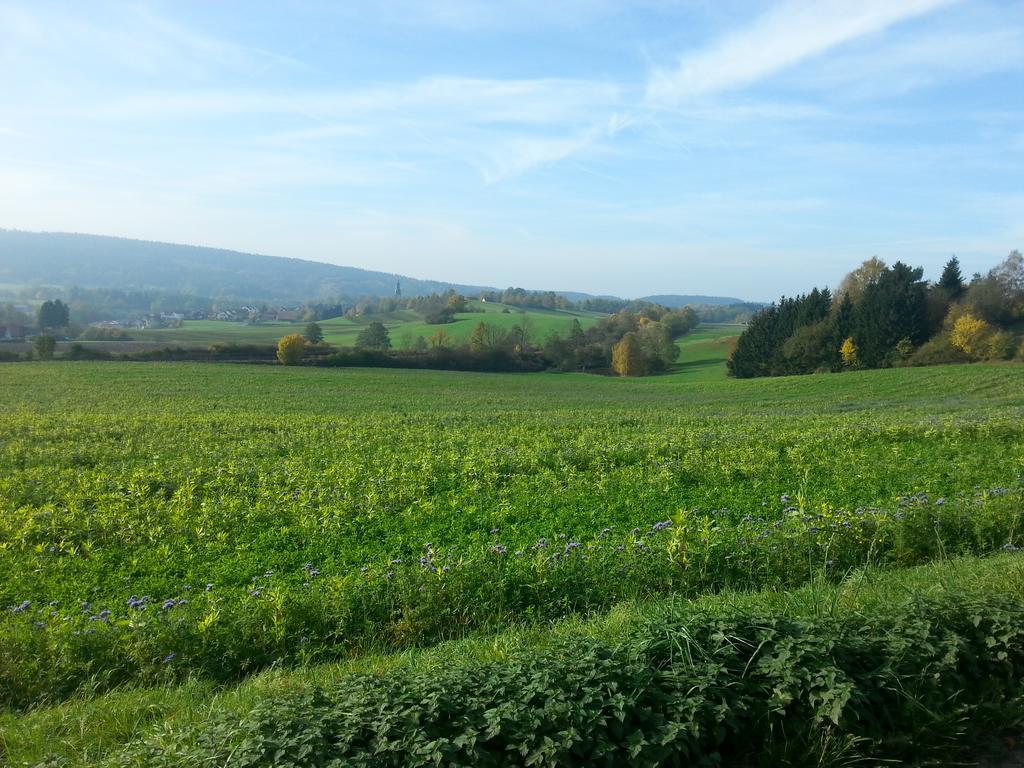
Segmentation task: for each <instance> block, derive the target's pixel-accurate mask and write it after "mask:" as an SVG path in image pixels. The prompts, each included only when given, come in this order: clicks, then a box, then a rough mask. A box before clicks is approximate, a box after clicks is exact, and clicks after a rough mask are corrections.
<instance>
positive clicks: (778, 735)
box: [109, 592, 1024, 768]
mask: <svg viewBox="0 0 1024 768" xmlns="http://www.w3.org/2000/svg"><path fill="white" fill-rule="evenodd" d="M1019 597H1020V596H1019V595H1008V594H987V595H985V594H971V593H958V592H954V593H948V594H945V595H943V596H942V597H937V598H935V597H933V598H924V597H920V596H917V597H913V598H911V599H909V600H906V601H903V602H900V603H896V604H890V605H888V606H885V607H881V608H879V607H875V608H874V609H873V610H871V611H870V612H864V613H857V612H855V613H836V614H833V615H825V616H821V617H816V618H815V617H811V618H799V617H792V616H785V615H781V614H779V613H773V612H770V611H769V612H760V613H747V612H739V613H737V612H733V613H728V612H727V613H724V614H723V613H720V612H709V611H706V610H705V611H694V610H693V609H692V608H687V607H685V606H679V605H675V606H671V607H668V608H665V609H663V610H662V611H660V612H658V613H657V614H656V615H654V616H653V617H652V618H651V619H650V620H649V621H647V622H645V623H644V624H643V625H642V626H639V627H637V628H636V630H635V631H633V632H631V633H629V634H628V635H626V636H625V637H624V638H620V639H619V640H618V641H608V640H602V639H600V638H594V637H571V638H568V639H562V640H560V641H558V642H555V643H553V644H552V645H549V646H545V647H543V648H541V649H527V650H523V651H520V652H517V653H514V654H512V655H511V656H510V657H508V658H506V659H502V660H497V661H489V662H483V663H477V662H466V663H464V664H457V665H455V666H453V667H451V668H448V669H441V670H428V671H409V670H402V669H399V670H396V671H393V672H392V673H390V674H388V675H356V676H352V677H350V678H346V679H344V680H343V681H342V682H341V683H340V684H334V685H331V686H327V687H323V686H315V687H312V688H310V689H306V690H303V691H301V692H299V693H294V694H288V695H284V696H278V697H275V698H272V699H270V700H267V701H265V702H263V703H261V704H259V705H258V706H257V707H256V708H255V709H254V710H253V711H251V712H250V713H248V714H247V715H245V716H244V717H242V718H239V717H237V716H235V715H231V714H222V715H219V716H217V717H215V718H214V719H213V721H212V722H210V723H207V724H204V725H202V726H199V727H198V728H197V729H194V730H193V731H192V732H190V733H180V732H164V733H159V732H158V733H156V734H154V735H152V736H150V737H149V738H148V739H147V740H145V741H144V742H143V743H141V744H139V745H136V746H134V747H132V748H130V749H128V750H126V751H125V752H123V753H122V754H120V755H119V756H117V757H115V758H114V759H112V760H111V761H110V763H109V765H116V766H142V765H145V766H185V765H228V764H230V765H232V766H238V767H239V768H241V767H243V766H245V767H248V768H256V767H257V766H281V767H283V766H287V767H291V768H304V767H307V766H308V767H309V768H313V767H314V766H317V767H319V766H366V767H369V766H436V765H445V766H489V765H493V766H506V765H524V766H573V765H578V766H663V765H680V766H681V765H707V766H711V765H779V764H791V765H834V764H848V763H849V762H851V761H854V760H858V759H860V760H871V761H881V760H893V761H896V760H911V759H912V760H921V759H923V758H927V757H929V756H931V757H932V758H935V757H936V756H939V755H941V756H942V757H943V758H944V759H948V758H949V757H950V755H951V752H950V750H951V749H954V748H962V747H964V746H966V745H969V744H971V743H973V742H974V741H975V740H976V739H978V738H979V737H981V736H991V735H992V734H993V733H998V731H999V729H1001V728H1006V727H1008V726H1012V725H1016V724H1019V723H1020V721H1021V717H1022V715H1024V698H1022V696H1021V683H1022V682H1024V606H1022V604H1021V602H1020V600H1019Z"/></svg>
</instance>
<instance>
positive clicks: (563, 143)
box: [478, 113, 633, 184]
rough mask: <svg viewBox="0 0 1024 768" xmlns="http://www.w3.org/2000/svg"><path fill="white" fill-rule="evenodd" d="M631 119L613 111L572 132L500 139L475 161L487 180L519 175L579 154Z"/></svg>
mask: <svg viewBox="0 0 1024 768" xmlns="http://www.w3.org/2000/svg"><path fill="white" fill-rule="evenodd" d="M632 123H633V119H632V118H630V117H629V116H628V115H625V114H619V113H616V114H613V115H612V116H611V117H610V118H609V119H608V120H606V121H603V122H601V123H597V124H595V125H592V126H590V127H589V128H587V129H586V130H585V131H581V132H579V133H577V134H575V135H573V136H568V137H560V138H547V137H518V138H514V139H511V140H508V141H505V142H501V143H499V144H498V145H497V146H494V147H492V148H491V149H490V150H489V152H488V153H487V157H486V158H485V159H484V161H483V162H481V163H479V164H478V167H479V168H480V175H481V176H482V177H483V179H484V181H485V182H486V183H488V184H494V183H496V182H500V181H504V180H506V179H510V178H513V177H515V176H521V175H522V174H524V173H526V172H528V171H531V170H533V169H535V168H541V167H543V166H545V165H551V164H552V163H557V162H560V161H562V160H565V159H566V158H569V157H572V156H573V155H577V154H580V153H581V152H584V151H585V150H588V149H590V148H592V147H594V146H595V145H597V144H598V143H599V142H601V141H602V140H604V139H609V138H612V137H613V136H615V135H616V134H618V133H619V132H620V131H622V130H624V129H626V128H628V127H629V126H630V125H631V124H632Z"/></svg>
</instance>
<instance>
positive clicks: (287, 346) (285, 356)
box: [277, 333, 306, 365]
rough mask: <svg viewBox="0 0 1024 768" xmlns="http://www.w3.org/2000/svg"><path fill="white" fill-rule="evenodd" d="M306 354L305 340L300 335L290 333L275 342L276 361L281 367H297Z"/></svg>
mask: <svg viewBox="0 0 1024 768" xmlns="http://www.w3.org/2000/svg"><path fill="white" fill-rule="evenodd" d="M305 354H306V338H305V336H303V335H302V334H301V333H290V334H288V335H287V336H285V337H284V338H282V339H281V340H280V341H279V342H277V359H278V361H280V362H281V364H282V365H298V364H299V363H300V362H302V357H303V355H305Z"/></svg>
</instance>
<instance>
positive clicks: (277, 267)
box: [0, 229, 484, 301]
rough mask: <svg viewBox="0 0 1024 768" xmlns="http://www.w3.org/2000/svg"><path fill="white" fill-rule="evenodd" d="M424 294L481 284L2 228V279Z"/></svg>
mask: <svg viewBox="0 0 1024 768" xmlns="http://www.w3.org/2000/svg"><path fill="white" fill-rule="evenodd" d="M399 279H401V281H402V293H403V294H404V295H406V296H422V295H428V294H431V293H438V292H443V291H446V290H448V288H454V289H455V290H456V291H458V292H459V293H477V292H479V291H480V290H484V289H483V288H481V287H480V286H469V285H458V284H454V283H445V282H440V281H434V280H417V279H414V278H411V277H400V276H399V275H394V274H389V273H386V272H374V271H371V270H365V269H357V268H355V267H341V266H337V265H334V264H323V263H321V262H316V261H304V260H302V259H289V258H282V257H279V256H260V255H256V254H252V253H240V252H238V251H228V250H223V249H219V248H205V247H201V246H195V245H177V244H173V243H156V242H149V241H145V240H129V239H125V238H119V237H104V236H100V235H82V234H70V233H57V232H20V231H17V230H3V229H0V283H13V284H18V285H24V284H28V285H61V286H71V285H77V286H80V287H83V288H120V289H127V288H146V289H155V290H161V291H174V292H178V293H182V292H184V293H193V294H196V295H198V296H210V297H213V298H217V297H231V298H237V299H246V300H254V301H311V300H316V299H321V298H323V299H326V298H330V297H335V296H391V295H394V293H395V283H396V281H398V280H399Z"/></svg>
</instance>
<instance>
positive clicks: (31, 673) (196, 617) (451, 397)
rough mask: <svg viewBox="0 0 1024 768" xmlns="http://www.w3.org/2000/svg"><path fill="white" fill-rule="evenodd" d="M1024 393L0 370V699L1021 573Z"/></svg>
mask: <svg viewBox="0 0 1024 768" xmlns="http://www.w3.org/2000/svg"><path fill="white" fill-rule="evenodd" d="M1022 385H1024V369H1022V368H1020V367H1019V366H1011V365H1005V366H962V367H949V368H929V369H901V370H887V371H872V372H864V373H861V374H857V375H856V376H843V377H838V376H812V377H798V378H789V379H778V380H772V381H757V382H746V381H721V382H696V383H690V382H688V381H686V379H685V378H684V377H679V376H666V377H660V378H654V379H650V380H643V381H620V380H614V379H603V378H597V377H583V376H574V375H556V374H551V375H547V374H545V375H489V374H478V375H472V374H456V373H445V372H420V371H361V370H306V369H301V370H287V369H282V368H275V367H270V366H266V367H259V366H232V365H179V364H166V365H165V364H138V365H133V364H115V363H107V364H104V363H99V364H93V363H77V364H76V363H63V364H62V363H55V364H38V365H18V366H5V367H0V388H2V390H3V392H4V393H5V398H4V400H3V402H0V608H2V609H3V613H2V614H0V617H2V618H0V699H2V701H3V702H4V703H5V704H6V705H8V706H12V707H14V708H24V707H30V706H33V705H36V704H40V703H43V702H53V701H58V700H61V699H63V698H66V697H68V696H70V695H72V694H74V693H75V692H77V691H81V690H89V691H99V690H103V689H107V688H111V687H114V686H117V685H119V684H123V683H128V682H159V681H166V680H175V679H181V678H183V677H186V676H189V675H195V676H200V677H206V678H210V679H214V680H224V681H229V680H236V679H240V678H242V677H245V676H246V675H249V674H251V673H252V672H254V671H256V670H259V669H262V668H265V667H267V666H269V665H272V664H279V663H288V664H305V663H312V662H318V661H325V660H332V659H338V658H344V657H349V656H353V655H357V654H360V653H365V652H367V651H377V650H388V649H394V648H403V647H410V646H417V645H428V644H434V643H437V642H440V641H443V640H446V639H451V638H455V637H459V636H462V635H466V634H469V633H471V632H475V631H494V630H499V629H501V628H504V627H507V626H510V625H515V624H519V623H525V622H537V621H547V620H551V619H555V618H558V617H562V616H566V615H570V614H574V613H581V612H588V611H594V610H600V609H604V608H607V607H609V606H611V605H613V604H614V603H617V602H619V601H623V600H630V599H644V598H648V597H654V596H658V595H666V594H683V595H687V594H694V595H696V594H700V593H705V592H716V591H721V590H735V589H765V588H774V587H779V588H787V587H793V586H798V585H800V584H802V583H805V582H807V581H808V580H811V579H814V578H818V577H825V578H831V579H834V580H837V581H838V580H840V579H842V578H843V577H844V576H845V575H846V574H848V573H850V571H851V570H853V569H857V568H860V567H863V566H865V565H879V566H885V567H902V566H909V565H914V564H921V563H925V562H928V561H931V560H935V559H939V558H945V557H951V556H954V555H959V554H981V553H988V552H993V551H997V550H1008V551H1013V550H1015V549H1017V548H1020V547H1022V546H1024V525H1022V523H1024V521H1022V520H1021V517H1022V513H1024V504H1022V501H1024V486H1022V478H1024V386H1022Z"/></svg>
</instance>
